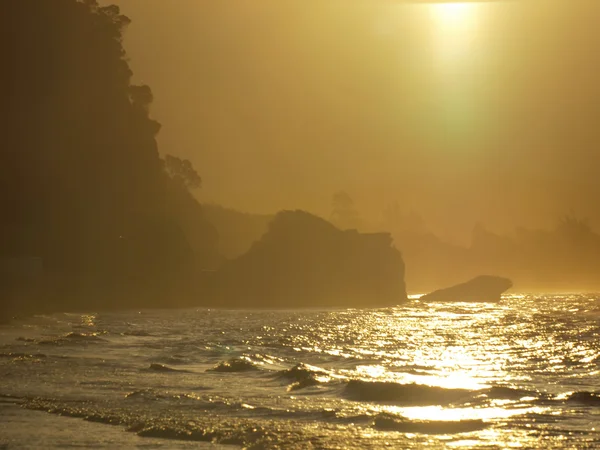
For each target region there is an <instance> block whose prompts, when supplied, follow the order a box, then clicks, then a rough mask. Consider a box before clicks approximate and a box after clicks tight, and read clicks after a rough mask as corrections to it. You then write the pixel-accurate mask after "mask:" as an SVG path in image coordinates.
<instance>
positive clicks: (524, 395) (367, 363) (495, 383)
mask: <svg viewBox="0 0 600 450" xmlns="http://www.w3.org/2000/svg"><path fill="white" fill-rule="evenodd" d="M599 338H600V296H596V295H568V296H567V295H545V296H532V295H509V296H505V297H503V299H502V301H501V302H500V303H496V304H484V303H451V304H450V303H444V304H441V303H440V304H426V303H422V302H420V301H419V300H417V299H415V300H412V301H411V302H409V303H407V304H403V305H400V306H398V307H392V308H382V309H369V308H365V309H322V310H316V309H311V310H221V309H206V308H194V309H185V310H177V309H173V310H139V311H138V310H136V311H126V312H91V311H88V312H82V313H68V314H65V313H61V314H52V315H39V316H32V317H27V318H22V319H18V320H14V321H13V322H12V323H10V324H8V325H2V326H0V448H3V449H13V448H14V449H17V448H35V449H38V448H69V447H80V448H82V447H83V448H89V447H93V448H145V449H146V448H147V449H154V448H165V449H171V448H175V449H179V448H242V447H244V448H265V449H267V448H282V449H296V448H297V449H303V448H308V449H310V448H314V449H330V448H331V449H337V448H339V449H346V448H369V449H376V448H400V449H419V448H432V449H454V448H473V449H504V448H530V449H537V448H565V449H567V448H569V449H571V448H572V449H584V448H600V339H599Z"/></svg>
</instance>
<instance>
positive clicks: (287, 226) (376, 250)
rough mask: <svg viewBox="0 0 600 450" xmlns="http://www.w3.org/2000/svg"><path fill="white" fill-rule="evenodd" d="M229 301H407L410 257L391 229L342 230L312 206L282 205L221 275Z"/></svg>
mask: <svg viewBox="0 0 600 450" xmlns="http://www.w3.org/2000/svg"><path fill="white" fill-rule="evenodd" d="M212 296H213V297H214V298H215V299H216V300H215V302H216V303H217V304H219V305H220V306H228V307H267V308H271V307H275V308H297V307H324V306H325V307H334V306H341V307H352V306H390V305H396V304H398V303H401V302H403V301H406V298H407V297H406V287H405V284H404V262H403V260H402V256H401V255H400V252H399V251H398V250H396V249H395V248H394V246H393V245H392V237H391V236H390V235H389V234H388V233H373V234H363V233H359V232H357V231H356V230H347V231H342V230H340V229H338V228H336V227H335V226H333V225H332V224H331V223H329V222H327V221H326V220H324V219H321V218H319V217H316V216H314V215H312V214H309V213H307V212H304V211H282V212H280V213H279V214H277V215H276V216H275V218H274V219H273V221H272V222H271V223H270V224H269V230H268V231H267V233H265V234H264V235H263V237H262V238H261V239H260V240H259V241H257V242H256V243H254V245H253V246H252V247H251V248H250V250H249V251H248V252H246V253H245V254H243V255H242V256H240V257H239V258H237V259H235V260H232V261H229V262H228V263H226V264H225V265H224V266H223V267H222V268H221V269H220V270H219V271H218V272H217V273H216V274H215V276H214V280H213V286H212Z"/></svg>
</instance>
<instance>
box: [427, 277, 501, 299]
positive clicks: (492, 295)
mask: <svg viewBox="0 0 600 450" xmlns="http://www.w3.org/2000/svg"><path fill="white" fill-rule="evenodd" d="M511 287H512V281H510V280H509V279H508V278H502V277H496V276H491V275H481V276H478V277H476V278H473V279H472V280H470V281H467V282H466V283H461V284H457V285H456V286H452V287H449V288H445V289H439V290H437V291H433V292H431V293H429V294H427V295H424V296H423V297H421V298H420V300H422V301H425V302H498V301H500V298H501V296H502V293H503V292H505V291H506V290H508V289H510V288H511Z"/></svg>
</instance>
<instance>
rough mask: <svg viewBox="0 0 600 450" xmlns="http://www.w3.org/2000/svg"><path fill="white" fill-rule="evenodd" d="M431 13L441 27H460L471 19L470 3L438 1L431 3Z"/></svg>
mask: <svg viewBox="0 0 600 450" xmlns="http://www.w3.org/2000/svg"><path fill="white" fill-rule="evenodd" d="M431 8H432V12H433V15H434V16H435V18H436V20H437V21H438V22H439V25H440V26H442V27H457V28H458V27H461V26H464V25H468V22H469V21H471V20H472V16H473V12H474V5H473V4H472V3H438V4H435V5H431Z"/></svg>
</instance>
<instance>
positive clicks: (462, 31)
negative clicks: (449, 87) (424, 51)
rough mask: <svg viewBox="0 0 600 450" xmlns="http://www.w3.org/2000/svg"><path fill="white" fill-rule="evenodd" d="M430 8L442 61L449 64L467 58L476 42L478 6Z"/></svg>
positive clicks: (434, 5)
mask: <svg viewBox="0 0 600 450" xmlns="http://www.w3.org/2000/svg"><path fill="white" fill-rule="evenodd" d="M428 8H429V15H430V19H431V22H432V24H431V25H432V33H433V39H434V41H435V46H436V48H437V49H438V52H439V56H440V58H441V61H443V62H444V63H445V64H448V63H450V62H451V61H453V60H456V59H461V58H463V57H464V56H466V55H467V54H468V53H469V51H470V50H471V48H472V46H473V44H474V43H475V40H476V35H477V23H478V20H477V19H478V17H477V16H478V4H476V3H442V4H439V3H438V4H431V5H428Z"/></svg>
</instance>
